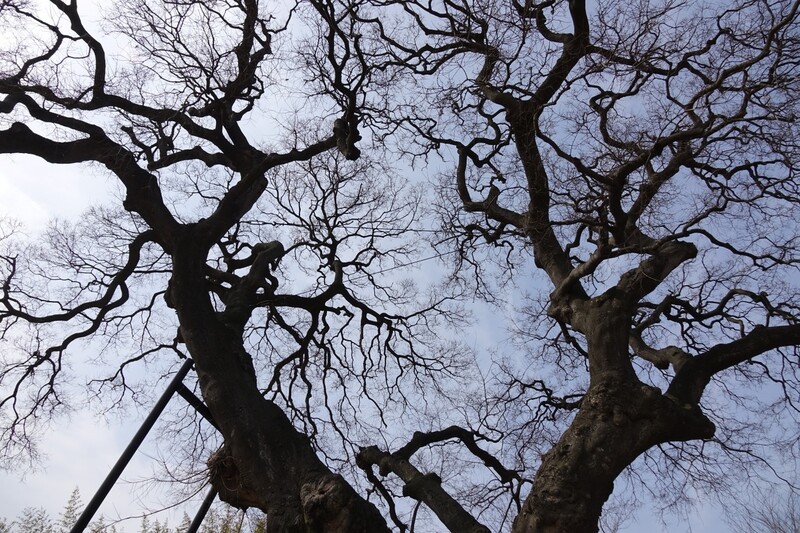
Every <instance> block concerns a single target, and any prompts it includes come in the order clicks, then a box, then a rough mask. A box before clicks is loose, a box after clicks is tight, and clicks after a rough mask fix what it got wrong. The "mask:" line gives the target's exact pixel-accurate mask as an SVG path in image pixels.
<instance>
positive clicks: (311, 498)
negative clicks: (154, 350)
mask: <svg viewBox="0 0 800 533" xmlns="http://www.w3.org/2000/svg"><path fill="white" fill-rule="evenodd" d="M196 241H197V240H196V239H191V238H187V239H182V243H183V244H180V245H179V246H180V248H179V249H177V250H176V251H175V253H174V254H173V263H174V270H173V278H172V282H171V284H170V293H171V294H170V296H171V299H172V301H173V302H174V305H175V308H176V311H177V313H178V317H179V321H180V329H181V335H182V337H183V340H184V342H185V343H186V346H187V348H188V349H189V353H191V355H192V358H193V359H194V362H195V368H196V370H197V375H198V378H199V383H200V389H201V392H202V395H203V399H204V400H205V402H206V404H207V405H208V408H209V410H210V411H211V413H212V415H213V417H214V420H215V422H216V423H217V425H218V426H219V428H220V431H221V433H222V435H223V437H224V440H225V446H224V447H223V449H221V450H220V451H218V452H217V453H216V454H214V455H213V456H212V458H211V459H210V462H209V466H210V471H211V472H210V473H211V480H212V483H214V485H215V487H216V488H217V489H218V490H219V493H220V498H221V499H223V500H224V501H227V502H228V503H230V504H232V505H234V506H237V507H256V508H259V509H261V510H262V511H264V512H265V513H266V514H267V521H268V528H269V531H270V532H273V531H274V532H291V533H301V532H303V533H305V532H343V531H348V532H381V533H384V532H386V531H388V528H387V526H386V522H385V520H384V519H383V517H382V516H381V514H380V513H379V512H378V510H377V508H375V507H374V506H373V505H372V504H371V503H369V502H367V501H366V500H364V499H363V498H362V497H361V496H359V495H358V494H357V493H356V492H355V490H354V489H353V488H352V487H351V486H350V485H349V484H348V483H347V482H346V481H345V480H344V479H343V478H342V477H341V476H339V475H337V474H334V473H333V472H331V471H330V469H329V468H328V467H327V466H326V465H325V464H324V463H322V461H321V460H320V459H319V458H318V457H317V455H316V453H315V452H314V449H313V447H312V446H311V443H310V441H309V439H308V437H306V435H304V434H302V433H301V432H299V431H297V430H296V429H295V428H294V426H293V425H292V423H291V421H290V420H289V419H288V418H287V417H286V415H285V414H284V413H283V411H282V410H281V409H280V407H279V406H277V405H276V404H275V403H274V402H271V401H269V400H267V399H265V398H264V397H263V396H262V395H261V392H260V391H259V390H258V387H257V384H256V376H255V372H254V370H253V366H252V362H251V360H250V356H249V354H247V352H246V351H245V349H244V347H243V342H242V337H241V334H240V333H239V332H237V331H235V330H234V328H231V327H229V326H228V325H226V324H224V323H223V322H222V321H221V320H220V318H219V315H218V313H216V312H215V310H214V309H213V306H212V305H211V302H210V300H209V297H208V291H207V290H206V287H205V278H204V276H203V271H202V268H203V265H204V264H205V261H204V259H205V257H204V252H202V251H201V250H199V249H195V248H194V247H193V244H192V243H194V242H196ZM198 255H202V256H201V257H197V256H198Z"/></svg>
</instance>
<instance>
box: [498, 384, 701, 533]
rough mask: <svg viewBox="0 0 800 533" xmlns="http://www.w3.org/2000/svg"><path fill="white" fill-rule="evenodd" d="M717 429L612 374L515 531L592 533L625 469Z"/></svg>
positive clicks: (559, 450)
mask: <svg viewBox="0 0 800 533" xmlns="http://www.w3.org/2000/svg"><path fill="white" fill-rule="evenodd" d="M713 434H714V425H713V424H712V423H711V422H710V421H709V420H708V419H707V418H706V417H705V416H704V415H703V414H702V413H701V412H700V411H699V410H687V409H683V408H680V407H678V406H677V405H676V404H675V403H674V402H673V401H672V400H670V399H669V398H667V397H666V396H663V395H662V394H661V392H660V391H659V390H658V389H656V388H653V387H650V386H648V385H645V384H643V383H640V382H638V381H636V380H630V379H621V378H618V377H611V378H607V379H604V380H601V381H599V382H597V383H595V384H594V385H592V386H591V387H590V389H589V391H588V392H587V394H586V396H585V398H584V400H583V403H582V405H581V408H580V411H579V412H578V414H577V416H576V417H575V420H574V421H573V423H572V424H571V426H570V427H569V429H568V430H567V431H566V432H565V433H564V435H563V436H562V437H561V439H560V440H559V441H558V443H557V444H556V445H555V446H554V447H553V449H552V450H550V451H549V452H548V453H547V454H545V456H544V457H543V459H542V465H541V467H540V469H539V471H538V473H537V474H536V477H535V479H534V483H533V488H532V490H531V493H530V495H529V496H528V498H527V500H526V501H525V504H524V506H523V509H522V512H521V513H520V514H519V515H518V516H517V518H516V520H515V521H514V526H513V531H514V532H515V533H523V532H524V533H565V532H581V533H589V532H595V531H597V530H598V522H599V519H600V514H601V511H602V508H603V504H604V503H605V502H606V500H608V497H609V496H610V495H611V492H612V491H613V488H614V480H615V479H616V477H617V476H618V475H619V474H620V473H621V472H622V470H623V469H624V468H625V467H627V466H628V465H630V464H631V463H632V462H633V460H634V459H636V457H638V456H639V455H640V454H641V453H643V452H644V451H645V450H647V449H648V448H650V447H652V446H654V445H656V444H659V443H662V442H666V441H681V440H689V439H698V438H710V437H711V436H713Z"/></svg>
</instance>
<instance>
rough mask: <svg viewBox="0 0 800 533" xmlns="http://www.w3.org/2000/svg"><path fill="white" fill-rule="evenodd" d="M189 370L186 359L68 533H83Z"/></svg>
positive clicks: (190, 366) (189, 362) (188, 363)
mask: <svg viewBox="0 0 800 533" xmlns="http://www.w3.org/2000/svg"><path fill="white" fill-rule="evenodd" d="M191 368H192V360H191V359H186V361H185V362H184V363H183V365H181V367H180V369H179V370H178V373H177V374H175V377H173V378H172V381H170V383H169V385H168V386H167V389H166V390H165V391H164V393H163V394H162V395H161V398H159V399H158V401H157V402H156V404H155V406H153V410H152V411H150V414H149V415H147V418H145V419H144V422H142V425H141V427H139V431H137V432H136V434H135V435H134V436H133V438H132V439H131V442H130V444H128V447H127V448H125V451H124V452H122V455H120V457H119V459H118V460H117V462H116V464H115V465H114V466H113V468H111V471H110V472H109V473H108V475H107V476H106V479H105V480H104V481H103V483H102V484H101V485H100V488H99V489H97V492H96V493H95V494H94V496H93V497H92V499H91V500H90V501H89V503H88V504H87V505H86V508H85V509H84V510H83V512H82V513H81V516H80V517H78V521H77V522H75V525H74V526H72V529H71V530H70V533H83V530H84V529H86V526H88V525H89V522H91V520H92V518H94V515H95V513H96V512H97V510H98V509H99V508H100V505H101V504H102V503H103V500H105V499H106V496H108V493H109V492H111V488H112V487H113V486H114V484H115V483H116V482H117V480H118V479H119V476H120V475H121V474H122V471H123V470H124V469H125V467H126V466H128V463H129V462H130V460H131V458H132V457H133V454H135V453H136V450H138V449H139V446H141V444H142V442H143V441H144V438H145V437H146V436H147V434H148V433H149V432H150V430H151V429H152V428H153V425H154V424H155V423H156V420H158V417H159V416H161V412H162V411H164V408H165V407H166V406H167V403H169V400H170V399H171V398H172V395H173V393H174V392H175V391H176V390H177V389H178V387H179V386H180V385H181V383H183V379H184V378H185V377H186V374H188V373H189V370H191ZM195 531H196V530H195Z"/></svg>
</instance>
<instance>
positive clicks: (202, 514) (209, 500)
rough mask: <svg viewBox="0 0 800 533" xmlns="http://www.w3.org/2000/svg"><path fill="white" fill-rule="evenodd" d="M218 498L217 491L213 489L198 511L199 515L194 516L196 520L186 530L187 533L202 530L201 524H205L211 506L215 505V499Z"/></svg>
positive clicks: (195, 532)
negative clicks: (204, 520)
mask: <svg viewBox="0 0 800 533" xmlns="http://www.w3.org/2000/svg"><path fill="white" fill-rule="evenodd" d="M216 497H217V489H215V488H214V487H211V490H209V491H208V494H206V497H205V499H204V500H203V503H202V504H201V505H200V509H198V510H197V514H196V515H194V520H192V523H191V524H189V529H187V530H186V533H197V530H198V529H200V524H202V523H203V519H204V518H205V517H206V513H207V512H208V509H209V508H210V507H211V504H212V503H214V498H216Z"/></svg>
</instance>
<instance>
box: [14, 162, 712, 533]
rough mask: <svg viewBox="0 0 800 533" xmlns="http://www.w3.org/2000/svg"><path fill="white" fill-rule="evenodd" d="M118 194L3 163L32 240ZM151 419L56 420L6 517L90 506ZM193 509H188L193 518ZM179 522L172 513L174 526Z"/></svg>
mask: <svg viewBox="0 0 800 533" xmlns="http://www.w3.org/2000/svg"><path fill="white" fill-rule="evenodd" d="M113 189H114V184H113V182H112V181H111V180H110V179H109V178H108V177H107V176H103V175H101V174H99V173H98V172H97V171H94V170H91V169H89V170H87V169H86V168H84V167H80V166H77V165H71V166H59V167H54V166H50V165H48V164H46V163H44V162H41V161H39V160H36V159H34V158H30V157H23V156H15V157H8V156H2V157H0V216H11V217H14V218H17V219H19V220H22V221H24V222H25V224H26V226H27V228H28V230H29V232H30V233H31V234H35V233H36V232H37V231H41V229H43V228H44V226H45V224H46V222H47V220H48V219H49V218H50V217H60V218H65V219H74V218H76V217H78V216H80V214H81V213H82V212H83V210H84V209H85V208H86V207H88V206H89V205H91V204H92V203H101V202H103V201H114V199H113V193H112V191H113ZM483 331H484V332H485V331H486V330H485V329H484V330H483ZM174 401H180V400H174ZM145 414H146V413H144V412H143V413H139V414H138V415H137V414H136V413H135V412H132V413H131V416H130V419H129V420H127V421H126V422H125V423H122V422H115V423H111V424H109V423H108V422H107V421H105V420H102V419H98V418H97V417H96V416H95V415H93V413H92V412H91V411H88V410H86V411H76V412H75V413H73V414H72V415H71V416H70V417H69V418H68V419H61V420H59V421H57V423H56V424H55V425H54V426H53V427H52V429H51V431H50V432H49V434H48V436H47V437H46V438H45V439H43V440H42V451H43V452H44V459H43V461H42V463H41V464H40V466H39V468H38V469H37V471H36V472H27V473H24V472H10V473H9V472H2V471H0V518H2V517H5V518H6V519H7V520H13V518H14V517H15V516H17V515H18V514H19V513H20V511H21V510H22V509H23V508H25V507H27V506H37V507H39V506H41V507H44V508H46V509H47V510H48V511H49V512H50V513H51V515H52V516H53V517H57V516H58V513H59V512H60V511H61V509H62V508H63V506H64V504H65V503H66V501H67V499H68V498H69V495H70V493H71V492H72V490H73V489H74V488H75V487H76V486H77V487H78V488H79V489H80V491H81V494H82V497H83V501H84V503H86V502H88V500H89V499H90V498H91V496H92V495H93V494H94V492H95V490H96V489H97V487H98V486H99V485H100V483H101V482H102V480H103V479H104V477H105V476H106V474H107V473H108V471H109V469H110V468H111V466H112V465H113V464H114V462H115V461H116V460H117V457H118V456H119V454H120V453H121V452H122V450H123V449H124V448H125V446H126V445H127V443H128V441H129V440H130V438H131V436H132V435H133V433H134V432H135V431H136V429H137V428H138V427H139V424H140V423H141V420H142V418H143V417H144V415H145ZM154 468H155V465H154V464H153V460H152V458H150V457H148V456H147V453H146V451H143V452H140V453H139V454H138V455H137V456H136V457H135V458H134V461H133V462H132V463H131V465H130V466H129V467H128V469H127V470H126V471H125V473H124V474H123V479H126V480H137V479H142V478H146V477H147V476H148V475H149V474H150V473H152V472H153V470H154ZM23 474H24V477H22V476H23ZM159 502H160V497H159V496H153V495H150V494H146V493H143V491H142V487H141V486H138V485H132V484H130V483H124V482H122V483H120V484H118V486H116V487H115V488H114V490H113V491H112V494H111V495H110V497H109V499H108V500H107V502H106V503H105V504H104V506H103V507H102V508H101V512H102V513H104V514H105V515H106V516H111V517H119V516H131V515H137V514H139V513H141V512H142V509H143V506H145V507H146V506H149V507H157V506H158V505H159ZM192 509H193V508H190V509H187V510H188V512H189V514H190V515H191V514H193V510H192ZM648 515H649V512H648V510H647V509H643V510H642V511H641V512H640V513H638V515H637V517H636V519H635V520H634V521H632V522H631V523H630V524H629V526H628V527H627V528H626V530H625V531H629V532H636V531H648V532H652V531H670V532H683V531H693V532H706V533H717V532H719V533H721V532H725V531H728V528H727V526H725V524H724V522H723V521H722V519H721V518H720V515H719V512H718V511H717V510H716V509H714V508H713V507H710V506H709V507H702V508H699V509H697V513H696V514H695V515H694V516H693V517H692V520H691V522H690V523H682V524H681V523H671V524H668V527H667V528H666V529H664V528H663V527H662V526H661V525H660V523H659V522H657V521H654V520H652V519H650V517H649V516H648ZM176 522H177V519H176V518H175V515H174V514H173V517H172V519H171V520H170V523H171V524H172V525H175V524H176ZM128 524H129V526H128V528H127V530H128V531H135V530H136V527H137V525H138V520H133V521H131V522H128Z"/></svg>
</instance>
